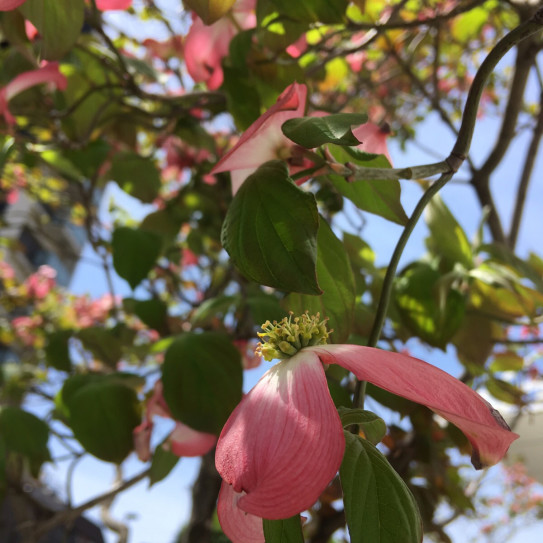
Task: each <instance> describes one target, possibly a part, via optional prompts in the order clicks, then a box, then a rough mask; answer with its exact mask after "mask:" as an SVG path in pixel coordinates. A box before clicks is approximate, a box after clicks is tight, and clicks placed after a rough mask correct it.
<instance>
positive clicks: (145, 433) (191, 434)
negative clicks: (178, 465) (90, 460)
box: [133, 381, 217, 462]
mask: <svg viewBox="0 0 543 543" xmlns="http://www.w3.org/2000/svg"><path fill="white" fill-rule="evenodd" d="M155 415H156V416H159V417H163V418H168V419H171V418H173V417H172V414H171V413H170V410H169V408H168V405H167V404H166V401H165V400H164V396H163V395H162V382H161V381H157V382H156V383H155V387H154V390H153V395H152V396H151V398H149V400H148V402H147V411H146V417H145V420H144V421H143V422H142V423H141V424H140V425H139V426H137V427H136V428H134V433H133V435H134V448H135V449H136V454H137V455H138V458H139V459H140V460H141V461H142V462H147V461H148V460H150V459H151V446H150V440H151V433H152V430H153V426H154V425H153V417H154V416H155ZM216 442H217V436H215V435H213V434H207V433H205V432H198V431H197V430H193V429H192V428H190V427H189V426H187V425H186V424H183V423H181V422H178V421H176V424H175V427H174V429H173V431H172V432H171V434H170V435H169V436H168V438H167V439H166V441H165V442H164V443H163V444H162V447H164V448H166V449H168V450H170V451H171V452H172V453H173V454H175V455H176V456H201V455H203V454H206V453H207V452H209V451H210V450H211V449H212V448H213V447H214V445H215V443H216Z"/></svg>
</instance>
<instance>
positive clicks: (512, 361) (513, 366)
mask: <svg viewBox="0 0 543 543" xmlns="http://www.w3.org/2000/svg"><path fill="white" fill-rule="evenodd" d="M522 368H524V358H523V357H522V356H520V355H518V354H517V353H516V352H515V351H506V352H504V353H495V354H494V360H492V362H491V363H490V367H489V369H490V371H492V372H494V371H520V370H521V369H522Z"/></svg>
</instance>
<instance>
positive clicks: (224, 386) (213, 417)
mask: <svg viewBox="0 0 543 543" xmlns="http://www.w3.org/2000/svg"><path fill="white" fill-rule="evenodd" d="M242 381H243V376H242V367H241V355H240V353H239V351H238V350H237V349H236V348H235V347H234V346H233V345H232V342H231V341H230V339H229V338H228V336H226V335H223V334H219V333H215V332H204V333H202V334H195V333H187V334H183V335H182V336H180V337H178V338H177V339H176V340H175V341H174V342H173V343H172V344H171V345H170V347H169V348H168V350H167V351H166V355H165V358H164V364H163V365H162V384H163V387H164V398H165V400H166V402H167V404H168V406H169V408H170V410H171V412H172V415H173V417H174V418H175V419H177V420H180V421H181V422H184V423H185V424H187V425H188V426H190V427H191V428H194V429H195V430H199V431H200V432H208V433H214V434H217V435H218V434H219V433H220V431H221V430H222V427H223V426H224V423H225V422H226V420H227V419H228V417H229V416H230V413H231V412H232V411H233V409H234V408H235V407H236V405H237V404H238V403H239V401H240V400H241V387H242Z"/></svg>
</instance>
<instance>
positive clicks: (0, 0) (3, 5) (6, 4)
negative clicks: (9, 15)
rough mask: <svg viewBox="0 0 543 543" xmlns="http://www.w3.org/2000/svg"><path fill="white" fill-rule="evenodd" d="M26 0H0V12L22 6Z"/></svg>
mask: <svg viewBox="0 0 543 543" xmlns="http://www.w3.org/2000/svg"><path fill="white" fill-rule="evenodd" d="M25 2H26V0H0V11H11V10H12V9H15V8H18V7H19V6H22V5H23V4H24V3H25Z"/></svg>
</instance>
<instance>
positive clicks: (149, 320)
mask: <svg viewBox="0 0 543 543" xmlns="http://www.w3.org/2000/svg"><path fill="white" fill-rule="evenodd" d="M123 306H124V307H125V309H126V310H127V311H130V312H133V313H134V314H135V315H136V316H137V317H138V318H139V319H140V320H141V321H142V322H143V323H144V324H146V325H147V326H148V327H149V328H153V329H154V330H157V331H158V332H160V333H161V334H162V333H164V334H167V333H168V323H167V318H168V305H167V304H166V302H163V301H162V300H159V299H158V298H152V299H151V300H134V299H133V298H125V299H124V300H123Z"/></svg>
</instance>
